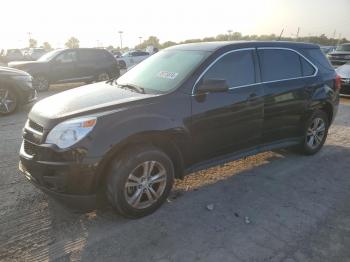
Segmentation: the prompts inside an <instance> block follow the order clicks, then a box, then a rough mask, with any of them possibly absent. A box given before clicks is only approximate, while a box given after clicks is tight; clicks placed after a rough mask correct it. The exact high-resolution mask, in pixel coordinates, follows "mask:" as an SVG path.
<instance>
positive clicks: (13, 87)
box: [0, 67, 36, 115]
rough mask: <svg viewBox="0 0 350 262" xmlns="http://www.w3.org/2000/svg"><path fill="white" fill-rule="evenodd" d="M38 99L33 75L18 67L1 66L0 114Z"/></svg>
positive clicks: (9, 112) (8, 112) (12, 110)
mask: <svg viewBox="0 0 350 262" xmlns="http://www.w3.org/2000/svg"><path fill="white" fill-rule="evenodd" d="M35 99H36V92H35V89H34V88H33V87H32V77H31V76H30V75H29V74H28V73H26V72H24V71H20V70H17V69H12V68H8V67H0V115H8V114H11V113H13V112H14V111H16V109H17V108H18V106H19V105H20V104H25V103H29V102H32V101H34V100H35Z"/></svg>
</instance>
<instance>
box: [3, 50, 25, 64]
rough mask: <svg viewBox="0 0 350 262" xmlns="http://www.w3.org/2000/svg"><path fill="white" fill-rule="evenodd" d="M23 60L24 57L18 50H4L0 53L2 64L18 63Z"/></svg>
mask: <svg viewBox="0 0 350 262" xmlns="http://www.w3.org/2000/svg"><path fill="white" fill-rule="evenodd" d="M23 59H24V55H23V53H22V52H21V50H20V49H5V50H3V51H2V55H1V61H2V62H3V63H9V62H12V61H19V60H23Z"/></svg>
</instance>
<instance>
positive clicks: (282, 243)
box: [0, 88, 350, 262]
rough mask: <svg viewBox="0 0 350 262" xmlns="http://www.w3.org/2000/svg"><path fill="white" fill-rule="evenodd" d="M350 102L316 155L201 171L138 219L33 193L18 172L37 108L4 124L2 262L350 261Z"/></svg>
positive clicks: (264, 157)
mask: <svg viewBox="0 0 350 262" xmlns="http://www.w3.org/2000/svg"><path fill="white" fill-rule="evenodd" d="M61 89H62V88H61ZM56 91H57V90H56ZM56 91H51V92H48V93H46V94H43V95H41V96H42V97H43V96H48V95H50V94H53V93H54V92H56ZM349 101H350V100H349V99H343V100H342V105H341V107H340V111H339V114H338V116H337V119H336V122H335V124H334V125H333V127H332V128H331V130H330V135H329V138H328V140H327V143H326V145H325V147H324V149H323V150H322V151H321V152H320V153H319V154H317V155H316V156H312V157H306V156H300V155H297V154H295V153H291V152H289V151H278V152H266V153H262V154H259V155H257V156H253V157H249V158H246V159H244V160H239V161H235V162H232V163H229V164H227V165H225V166H221V167H218V168H212V169H210V170H206V171H205V172H200V173H196V174H193V175H191V176H188V177H187V178H186V179H185V180H184V181H178V182H177V185H176V187H175V189H174V191H173V193H172V196H171V198H170V199H169V201H168V202H167V203H166V204H165V205H164V206H163V207H162V208H161V209H160V210H159V211H158V212H156V213H155V214H153V215H151V216H148V217H146V218H143V219H139V220H126V219H123V218H121V217H119V216H118V215H116V214H115V213H113V211H112V210H111V209H110V208H104V209H101V210H96V211H92V212H89V213H79V212H76V211H73V210H71V209H67V208H65V207H64V206H62V205H61V204H59V203H57V202H55V201H54V200H52V199H50V198H49V197H47V196H46V195H45V194H43V193H42V192H40V191H39V190H37V189H36V188H34V187H33V186H32V185H31V184H30V183H29V182H28V181H26V179H25V178H24V177H23V176H21V175H20V174H19V173H18V171H17V162H18V150H19V146H20V142H21V129H22V127H23V125H24V122H25V120H26V114H27V112H28V110H29V109H25V110H21V111H20V112H18V113H16V114H15V115H12V116H8V117H3V118H0V199H1V201H0V260H1V261H17V260H18V261H47V260H50V261H76V260H83V261H102V260H103V261H123V262H124V261H163V262H165V261H180V262H185V261H327V262H329V261H350V249H349V246H350V190H349V189H350V172H349V170H350V161H349V159H350V102H349ZM208 205H209V207H210V208H209V209H211V210H209V209H208Z"/></svg>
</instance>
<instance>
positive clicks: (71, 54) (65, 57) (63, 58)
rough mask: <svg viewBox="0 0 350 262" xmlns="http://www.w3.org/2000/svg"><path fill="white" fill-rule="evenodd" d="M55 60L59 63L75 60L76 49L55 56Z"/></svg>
mask: <svg viewBox="0 0 350 262" xmlns="http://www.w3.org/2000/svg"><path fill="white" fill-rule="evenodd" d="M56 61H58V62H60V63H72V62H75V61H77V52H76V51H67V52H64V53H62V54H60V55H58V56H57V57H56Z"/></svg>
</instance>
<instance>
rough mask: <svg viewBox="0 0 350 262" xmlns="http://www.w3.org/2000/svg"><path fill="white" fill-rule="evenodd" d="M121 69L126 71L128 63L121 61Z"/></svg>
mask: <svg viewBox="0 0 350 262" xmlns="http://www.w3.org/2000/svg"><path fill="white" fill-rule="evenodd" d="M119 67H120V68H121V69H126V63H125V61H123V60H122V61H119Z"/></svg>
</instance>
